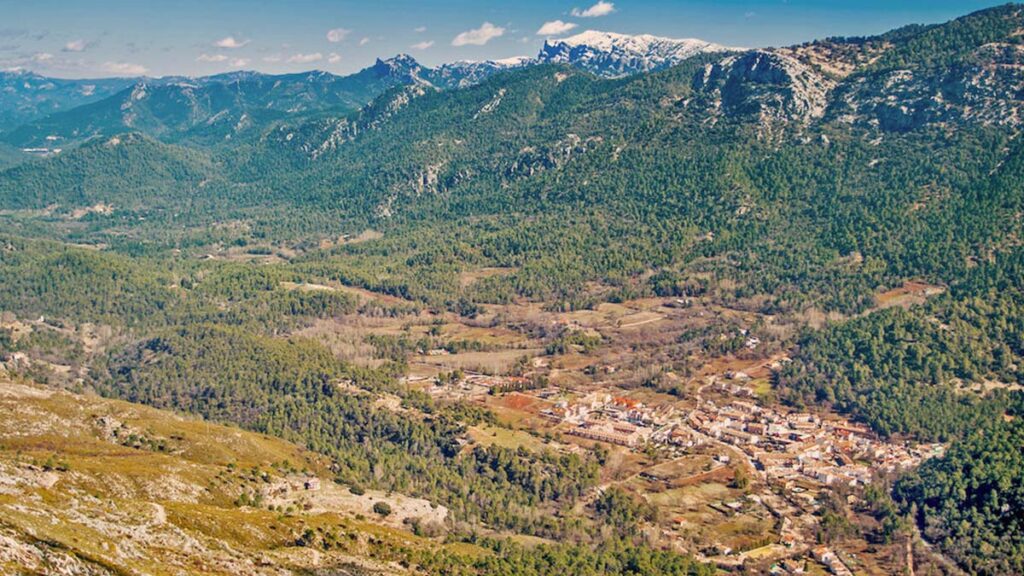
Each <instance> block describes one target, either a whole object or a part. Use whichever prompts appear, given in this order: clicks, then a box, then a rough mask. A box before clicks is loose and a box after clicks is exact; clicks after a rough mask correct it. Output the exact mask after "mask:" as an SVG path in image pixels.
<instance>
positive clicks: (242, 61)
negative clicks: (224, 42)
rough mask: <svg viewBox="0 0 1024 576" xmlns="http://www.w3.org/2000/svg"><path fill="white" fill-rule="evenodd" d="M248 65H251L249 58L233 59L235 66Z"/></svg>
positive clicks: (233, 65) (232, 63) (232, 64)
mask: <svg viewBox="0 0 1024 576" xmlns="http://www.w3.org/2000/svg"><path fill="white" fill-rule="evenodd" d="M248 65H249V59H248V58H235V59H234V60H232V61H231V66H232V67H233V68H242V67H244V66H248Z"/></svg>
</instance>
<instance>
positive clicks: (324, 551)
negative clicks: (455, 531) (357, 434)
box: [0, 373, 435, 574]
mask: <svg viewBox="0 0 1024 576" xmlns="http://www.w3.org/2000/svg"><path fill="white" fill-rule="evenodd" d="M0 415H2V417H0V423H2V424H0V437H3V439H4V441H3V445H2V446H0V477H2V478H3V480H2V481H0V551H2V552H0V571H3V572H5V573H7V572H8V571H15V572H17V571H21V570H31V571H34V572H39V573H44V572H45V573H53V572H52V571H54V570H58V569H62V570H64V571H65V572H66V573H75V574H120V573H123V572H124V571H125V570H131V571H138V572H146V573H153V574H164V573H171V572H172V571H182V572H190V573H191V572H196V571H201V572H202V573H205V574H238V573H243V572H244V573H247V574H281V573H293V572H294V571H300V570H303V569H312V568H314V567H317V568H321V569H323V568H333V569H335V570H342V571H344V573H346V574H381V573H389V574H395V573H405V572H406V571H405V570H402V569H400V568H397V567H396V566H395V565H392V564H390V561H391V560H397V559H404V560H405V561H406V562H408V560H409V559H410V557H411V556H412V555H413V554H415V553H416V550H424V549H426V547H427V546H428V542H427V541H425V540H422V539H418V538H415V537H413V536H412V535H411V534H409V533H406V532H403V531H402V530H400V529H399V528H400V527H401V526H402V517H403V516H406V517H407V515H408V514H409V513H410V511H412V510H415V509H416V508H417V505H418V506H420V507H423V508H426V509H427V510H429V509H430V507H429V505H427V504H425V503H422V502H419V503H417V502H416V501H414V500H410V499H408V498H404V497H402V496H401V495H397V494H396V495H388V496H386V495H384V494H383V493H377V492H372V491H371V492H369V493H366V494H364V495H361V496H356V495H354V494H351V493H349V492H348V491H347V490H346V489H345V488H343V487H341V486H337V485H335V484H334V483H333V482H332V481H331V479H330V473H329V471H328V470H327V468H326V463H325V462H324V460H323V458H322V457H318V456H316V455H314V454H312V453H310V452H307V451H304V450H302V449H300V448H298V447H297V446H295V445H292V444H289V443H287V442H284V441H282V440H277V439H273V438H270V437H267V436H262V435H258V434H252V433H249V432H243V431H241V430H238V429H235V428H226V427H223V426H218V425H215V424H210V423H206V422H202V421H199V420H194V419H187V418H182V417H179V416H176V415H173V414H170V413H167V412H161V411H159V410H154V409H152V408H147V407H143V406H139V405H133V404H128V403H124V402H117V401H110V400H102V399H98V398H95V397H85V396H79V395H73V394H67V393H63V392H55V391H53V390H48V389H45V388H40V387H36V386H34V385H31V384H28V383H24V382H15V381H12V380H11V379H10V377H8V376H6V375H4V374H2V373H0ZM311 482H316V485H317V486H318V487H317V488H316V489H314V490H310V489H307V486H309V485H310V483H311ZM376 501H385V502H391V504H392V508H393V510H395V511H396V512H395V513H394V514H392V515H391V516H389V517H388V518H387V519H380V520H379V521H378V522H376V523H371V522H367V521H365V520H357V519H355V516H356V515H357V514H358V515H365V516H371V517H378V518H379V516H377V515H376V514H374V513H373V512H372V511H371V508H372V506H373V503H374V502H376ZM271 505H273V506H274V508H275V510H276V509H277V507H278V506H280V512H275V511H271V510H268V509H267V508H268V506H271ZM286 510H287V512H286ZM429 545H430V546H431V547H434V546H435V545H434V544H429ZM389 550H391V551H389ZM395 550H403V552H398V554H397V555H396V554H395V553H394V551H395ZM58 567H63V568H58ZM12 573H13V572H12Z"/></svg>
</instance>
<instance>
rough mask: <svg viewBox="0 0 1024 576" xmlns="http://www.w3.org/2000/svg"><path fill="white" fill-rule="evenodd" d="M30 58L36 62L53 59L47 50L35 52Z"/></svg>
mask: <svg viewBox="0 0 1024 576" xmlns="http://www.w3.org/2000/svg"><path fill="white" fill-rule="evenodd" d="M32 59H33V60H35V61H36V62H46V61H47V60H53V54H50V53H49V52H36V53H35V54H34V55H33V56H32Z"/></svg>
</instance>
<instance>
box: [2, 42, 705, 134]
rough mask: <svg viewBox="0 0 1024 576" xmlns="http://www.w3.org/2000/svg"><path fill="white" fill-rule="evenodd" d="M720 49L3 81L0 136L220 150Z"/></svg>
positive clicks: (608, 46)
mask: <svg viewBox="0 0 1024 576" xmlns="http://www.w3.org/2000/svg"><path fill="white" fill-rule="evenodd" d="M722 50H725V48H722V47H719V46H717V45H714V44H711V43H707V42H703V41H700V40H689V39H688V40H673V39H668V38H658V37H654V36H649V35H642V36H627V35H623V34H611V33H604V32H585V33H583V34H579V35H576V36H573V37H570V38H566V39H564V40H553V41H547V42H545V44H544V47H543V49H542V50H541V52H540V54H539V55H538V56H537V57H535V58H527V57H520V58H510V59H506V60H497V61H490V60H488V61H482V62H470V61H460V62H453V63H449V64H444V65H441V66H438V67H437V68H427V67H424V66H422V65H420V64H419V63H418V62H417V61H416V60H415V59H413V58H412V57H411V56H408V55H405V54H400V55H398V56H395V57H394V58H389V59H387V60H377V62H376V63H375V64H374V65H373V66H371V67H368V68H366V69H364V70H362V71H360V72H358V73H356V74H353V75H350V76H344V77H341V76H336V75H333V74H329V73H327V72H322V71H312V72H306V73H301V74H287V75H281V76H273V75H266V74H260V73H257V72H233V73H227V74H220V75H215V76H207V77H201V78H185V77H166V78H159V79H149V78H140V79H113V80H103V81H94V80H55V79H47V78H43V77H40V76H35V75H32V74H28V73H2V74H0V83H2V84H0V86H2V90H3V93H2V95H0V105H3V104H7V103H10V106H9V111H8V112H7V113H6V114H5V115H2V116H0V133H2V134H3V136H2V140H3V141H4V142H6V143H7V144H10V145H13V146H17V147H21V148H53V147H59V146H62V145H67V144H68V143H74V142H79V141H82V140H84V139H87V138H89V137H92V136H102V135H111V134H114V133H117V132H123V131H127V130H139V131H142V132H145V133H147V134H149V135H151V136H155V137H159V138H164V139H169V140H177V139H199V140H203V141H206V142H216V141H218V140H224V139H230V138H232V137H237V136H239V135H244V133H245V132H246V131H248V130H249V129H251V128H253V127H254V126H265V125H266V124H268V123H272V122H274V121H276V120H280V119H283V118H287V117H293V118H294V117H297V116H303V115H310V114H313V113H316V112H320V111H325V110H330V111H332V112H334V113H339V112H340V113H345V112H351V111H355V110H358V109H359V108H362V107H363V106H365V105H367V104H369V103H370V102H371V101H372V100H373V99H374V98H375V97H377V96H379V95H380V94H382V93H383V92H385V91H387V90H388V89H390V88H393V87H395V86H403V85H424V86H430V87H433V88H436V89H453V88H463V87H467V86H471V85H473V84H476V83H479V82H481V81H483V80H484V79H486V78H487V77H489V76H491V75H493V74H495V73H498V72H502V71H507V70H514V69H519V68H524V67H527V66H531V65H538V64H546V63H558V64H568V65H572V66H575V67H578V68H580V69H583V70H587V71H589V72H592V73H594V74H597V75H600V76H606V77H615V76H625V75H628V74H634V73H639V72H650V71H655V70H660V69H664V68H667V67H669V66H672V65H674V64H678V63H680V62H682V61H684V60H686V59H687V58H689V57H691V56H694V55H696V54H700V53H704V52H712V51H722ZM4 98H6V100H3V99H4ZM4 108H5V109H7V108H8V107H7V106H5V107H4Z"/></svg>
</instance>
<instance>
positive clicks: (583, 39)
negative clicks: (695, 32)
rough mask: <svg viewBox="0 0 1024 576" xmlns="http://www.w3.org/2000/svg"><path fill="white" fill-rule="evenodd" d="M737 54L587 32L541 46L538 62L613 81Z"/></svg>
mask: <svg viewBox="0 0 1024 576" xmlns="http://www.w3.org/2000/svg"><path fill="white" fill-rule="evenodd" d="M730 50H737V49H736V48H728V47H726V46H721V45H719V44H714V43H711V42H706V41H704V40H698V39H696V38H682V39H674V38H662V37H659V36H652V35H650V34H639V35H635V36H632V35H628V34H616V33H614V32H599V31H596V30H588V31H586V32H582V33H580V34H576V35H575V36H570V37H568V38H563V39H560V40H548V41H546V42H544V47H543V48H541V51H540V55H539V56H538V57H537V59H538V60H539V61H540V62H550V63H562V64H571V65H573V66H578V67H580V68H583V69H585V70H588V71H590V72H593V73H594V74H597V75H599V76H605V77H609V78H615V77H620V76H628V75H630V74H636V73H638V72H652V71H655V70H661V69H663V68H668V67H670V66H674V65H676V64H678V63H680V62H682V61H683V60H686V59H688V58H692V57H693V56H696V55H698V54H704V53H707V52H726V51H730Z"/></svg>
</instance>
